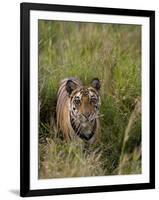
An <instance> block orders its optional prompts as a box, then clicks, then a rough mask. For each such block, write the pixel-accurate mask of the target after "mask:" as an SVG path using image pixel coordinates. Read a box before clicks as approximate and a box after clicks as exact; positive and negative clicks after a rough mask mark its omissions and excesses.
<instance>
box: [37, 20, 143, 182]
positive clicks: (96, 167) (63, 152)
mask: <svg viewBox="0 0 159 200" xmlns="http://www.w3.org/2000/svg"><path fill="white" fill-rule="evenodd" d="M140 71H141V26H138V25H119V24H98V23H77V22H57V21H46V20H45V21H44V20H39V112H40V121H39V178H53V177H72V176H97V175H113V174H135V173H141V155H140V149H141V114H140V113H139V114H137V116H135V118H133V122H131V123H132V124H133V125H132V126H131V127H130V129H129V131H128V132H129V139H128V140H127V141H126V144H125V143H124V142H123V141H125V139H124V138H125V132H126V130H127V129H128V128H127V127H128V126H129V125H128V124H129V123H130V122H129V121H130V120H131V118H132V113H134V112H135V111H134V110H135V107H136V102H137V101H138V100H139V99H140V96H141V73H140ZM71 76H73V77H77V78H79V79H81V81H82V82H83V83H84V84H86V85H88V84H89V83H90V81H91V79H92V78H94V77H98V78H99V79H100V81H101V90H100V95H101V108H100V112H101V113H102V114H104V116H103V118H101V120H100V123H101V132H100V134H99V138H98V141H97V142H96V143H95V144H93V145H91V146H89V147H87V146H86V145H85V144H83V143H78V142H71V143H65V141H62V140H61V139H60V138H59V136H58V135H57V130H56V126H55V123H54V120H53V115H54V112H55V101H56V92H57V89H58V84H59V81H60V80H62V79H63V78H66V77H71ZM134 119H135V120H134ZM124 155H126V157H125V156H124ZM132 155H133V156H132ZM126 158H129V159H126Z"/></svg>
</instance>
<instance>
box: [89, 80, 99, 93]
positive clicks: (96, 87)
mask: <svg viewBox="0 0 159 200" xmlns="http://www.w3.org/2000/svg"><path fill="white" fill-rule="evenodd" d="M91 86H92V87H93V88H95V89H96V90H97V91H98V90H99V89H100V81H99V79H98V78H94V79H93V80H92V82H91Z"/></svg>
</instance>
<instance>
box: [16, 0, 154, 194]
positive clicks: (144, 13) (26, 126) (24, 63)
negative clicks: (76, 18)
mask: <svg viewBox="0 0 159 200" xmlns="http://www.w3.org/2000/svg"><path fill="white" fill-rule="evenodd" d="M31 10H37V11H41V10H42V11H59V12H76V13H90V14H91V13H93V14H107V15H117V16H120V15H123V16H138V17H148V18H149V20H150V33H149V34H150V38H149V40H150V55H149V56H150V64H149V65H150V74H149V78H150V97H149V98H150V117H149V120H150V130H149V136H150V141H149V145H150V163H149V166H150V172H149V173H150V180H149V182H148V183H136V184H121V185H103V186H88V187H73V188H58V189H55V188H52V189H37V190H31V189H30V103H31V102H30V87H31V85H30V55H29V54H30V44H29V41H30V34H29V31H30V11H31ZM20 13H21V15H20V25H21V30H20V34H21V46H20V49H21V55H20V57H21V62H20V67H21V72H20V73H21V74H20V76H21V81H20V93H21V96H20V98H21V99H20V101H21V105H20V110H21V112H20V118H21V121H20V132H21V135H20V138H21V139H20V195H21V196H22V197H27V196H39V195H60V194H77V193H95V192H108V191H123V190H139V189H153V188H155V11H150V10H131V9H117V8H104V7H83V6H71V5H49V4H35V3H21V5H20Z"/></svg>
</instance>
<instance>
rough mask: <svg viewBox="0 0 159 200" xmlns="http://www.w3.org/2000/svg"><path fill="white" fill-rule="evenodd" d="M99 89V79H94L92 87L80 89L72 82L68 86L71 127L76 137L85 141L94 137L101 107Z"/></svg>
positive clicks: (69, 81) (81, 87)
mask: <svg viewBox="0 0 159 200" xmlns="http://www.w3.org/2000/svg"><path fill="white" fill-rule="evenodd" d="M99 89H100V82H99V80H98V79H97V78H96V79H93V81H92V82H91V86H90V87H85V86H80V87H79V86H77V85H76V84H75V83H74V82H73V81H71V80H68V82H67V84H66V90H67V92H68V94H69V99H70V105H69V111H70V120H71V125H72V127H73V129H74V131H75V133H76V135H79V136H80V137H81V138H82V139H85V140H89V139H90V138H91V137H92V136H93V134H94V132H93V131H94V129H95V128H96V119H97V118H98V113H99V105H100V97H99Z"/></svg>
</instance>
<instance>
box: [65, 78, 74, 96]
mask: <svg viewBox="0 0 159 200" xmlns="http://www.w3.org/2000/svg"><path fill="white" fill-rule="evenodd" d="M76 88H77V84H76V83H74V82H73V81H72V80H68V81H67V83H66V91H67V92H68V94H71V93H72V91H73V90H75V89H76Z"/></svg>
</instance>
